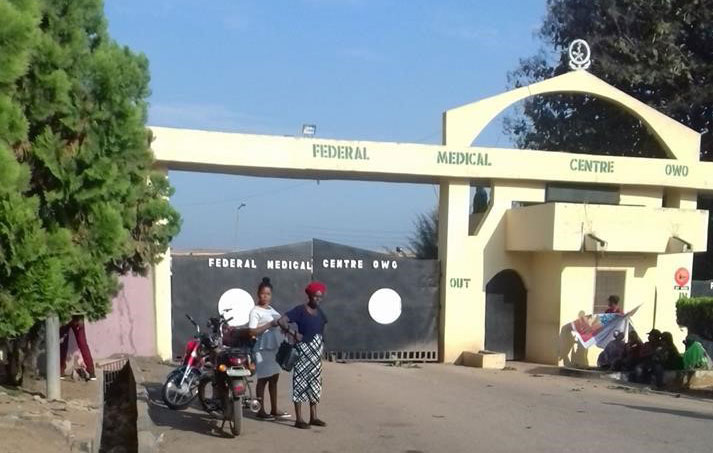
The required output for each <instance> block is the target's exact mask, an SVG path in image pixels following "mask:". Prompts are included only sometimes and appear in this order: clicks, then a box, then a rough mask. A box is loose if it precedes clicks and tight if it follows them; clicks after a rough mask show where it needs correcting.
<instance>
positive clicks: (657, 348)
mask: <svg viewBox="0 0 713 453" xmlns="http://www.w3.org/2000/svg"><path fill="white" fill-rule="evenodd" d="M665 359H666V353H665V351H664V348H663V346H662V345H661V331H659V330H658V329H652V330H651V332H649V341H647V342H646V343H645V344H644V346H643V347H642V348H641V354H640V357H639V361H638V363H637V364H636V365H635V366H634V368H633V370H632V373H631V375H630V377H629V379H630V380H631V381H633V382H640V383H644V384H649V383H650V382H651V377H654V378H655V380H656V386H657V387H663V372H664V361H665Z"/></svg>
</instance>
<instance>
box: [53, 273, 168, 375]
mask: <svg viewBox="0 0 713 453" xmlns="http://www.w3.org/2000/svg"><path fill="white" fill-rule="evenodd" d="M120 281H121V284H122V289H121V290H120V291H119V294H117V296H116V297H115V298H114V300H113V301H112V310H111V313H109V315H108V316H107V317H106V318H105V319H102V320H101V321H97V322H92V323H87V327H86V329H87V342H88V343H89V349H91V351H92V357H93V358H94V360H95V361H96V360H98V359H103V358H107V357H110V356H111V355H113V354H129V355H135V356H155V355H156V327H155V315H154V305H153V283H152V280H151V276H150V275H148V276H146V277H141V276H134V275H127V276H124V277H121V278H120ZM67 362H68V364H67V371H69V370H70V369H72V368H73V367H74V366H73V364H74V365H80V364H81V363H82V358H81V354H80V353H79V350H78V349H77V343H76V341H75V338H74V334H73V333H71V332H70V334H69V353H68V354H67Z"/></svg>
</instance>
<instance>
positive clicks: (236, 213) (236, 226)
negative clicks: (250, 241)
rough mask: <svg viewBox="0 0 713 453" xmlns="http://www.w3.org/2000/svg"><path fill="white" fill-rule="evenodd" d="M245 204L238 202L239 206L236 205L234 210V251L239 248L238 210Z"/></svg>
mask: <svg viewBox="0 0 713 453" xmlns="http://www.w3.org/2000/svg"><path fill="white" fill-rule="evenodd" d="M245 206H247V205H246V204H245V203H240V206H238V209H237V210H236V211H235V251H236V252H237V251H238V250H239V248H238V238H239V236H238V224H239V223H240V210H241V209H242V208H244V207H245Z"/></svg>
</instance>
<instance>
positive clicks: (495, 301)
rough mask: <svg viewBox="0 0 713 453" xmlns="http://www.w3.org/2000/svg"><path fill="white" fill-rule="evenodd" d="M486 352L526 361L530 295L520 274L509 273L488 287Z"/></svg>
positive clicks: (503, 274)
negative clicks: (500, 353) (526, 330)
mask: <svg viewBox="0 0 713 453" xmlns="http://www.w3.org/2000/svg"><path fill="white" fill-rule="evenodd" d="M485 292H486V297H485V349H487V350H489V351H496V352H502V353H505V354H506V358H507V360H522V359H524V358H525V329H526V323H527V291H526V290H525V285H524V284H523V282H522V279H521V278H520V276H519V275H518V273H517V272H515V271H513V270H511V269H506V270H504V271H501V272H499V273H498V274H496V275H495V276H494V277H493V278H492V279H490V281H489V282H488V284H487V285H485Z"/></svg>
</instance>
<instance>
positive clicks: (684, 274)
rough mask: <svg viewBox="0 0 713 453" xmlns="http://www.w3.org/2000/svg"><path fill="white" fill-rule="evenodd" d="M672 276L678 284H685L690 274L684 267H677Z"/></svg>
mask: <svg viewBox="0 0 713 453" xmlns="http://www.w3.org/2000/svg"><path fill="white" fill-rule="evenodd" d="M673 278H674V280H676V284H677V285H678V286H686V283H688V281H689V280H690V279H691V274H690V273H689V272H688V269H686V268H685V267H679V268H678V269H677V270H676V273H675V274H674V275H673Z"/></svg>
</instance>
